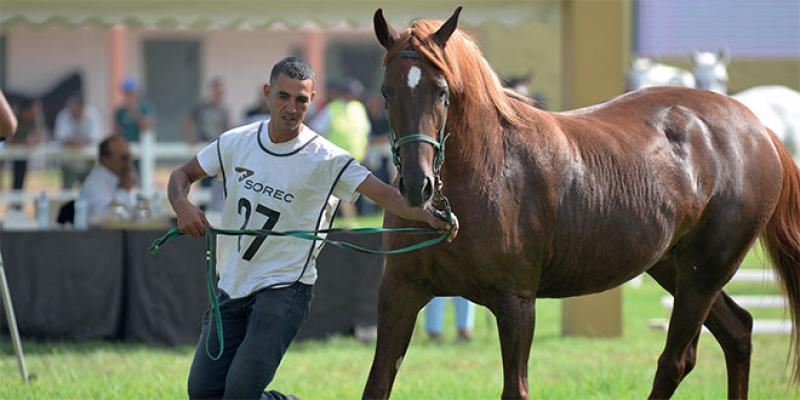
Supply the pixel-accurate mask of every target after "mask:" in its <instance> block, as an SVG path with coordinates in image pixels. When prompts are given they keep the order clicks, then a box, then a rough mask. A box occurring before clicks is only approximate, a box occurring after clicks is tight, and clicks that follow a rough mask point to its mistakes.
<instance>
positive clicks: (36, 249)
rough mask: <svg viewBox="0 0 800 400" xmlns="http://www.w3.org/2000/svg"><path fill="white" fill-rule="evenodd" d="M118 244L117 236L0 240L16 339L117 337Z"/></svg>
mask: <svg viewBox="0 0 800 400" xmlns="http://www.w3.org/2000/svg"><path fill="white" fill-rule="evenodd" d="M123 243H124V241H123V233H122V232H119V231H87V232H80V233H76V232H3V233H2V234H0V251H2V256H3V261H4V264H5V270H6V277H7V278H8V284H9V288H10V291H11V301H12V303H13V304H14V309H15V312H16V316H17V323H18V326H19V329H20V333H21V334H22V335H24V336H29V337H37V338H53V339H76V340H80V339H93V338H113V337H117V336H118V335H119V333H120V328H121V326H120V322H121V315H122V308H123V307H122V304H123V262H124V258H123V257H121V254H123ZM2 314H3V317H2V322H3V332H7V331H8V330H7V328H6V321H5V313H2Z"/></svg>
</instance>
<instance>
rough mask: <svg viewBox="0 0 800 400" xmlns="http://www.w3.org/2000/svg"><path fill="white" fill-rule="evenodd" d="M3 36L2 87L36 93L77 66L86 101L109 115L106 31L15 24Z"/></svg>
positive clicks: (104, 119)
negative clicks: (4, 52)
mask: <svg viewBox="0 0 800 400" xmlns="http://www.w3.org/2000/svg"><path fill="white" fill-rule="evenodd" d="M5 36H6V60H7V61H6V63H7V64H6V68H7V70H6V74H7V75H6V85H7V86H8V87H7V88H3V89H4V90H8V91H15V92H16V91H19V92H22V93H25V94H32V95H39V94H41V93H42V92H43V91H45V90H48V89H50V88H52V87H53V86H54V85H55V84H56V83H57V82H58V81H59V80H60V79H61V78H63V77H64V76H65V75H66V74H68V73H70V72H72V71H74V70H79V71H81V72H82V73H83V85H84V87H83V90H84V95H85V97H86V101H87V103H88V104H91V105H92V106H94V107H96V108H97V109H98V111H99V112H100V113H101V115H103V116H107V115H109V113H110V111H109V110H110V108H109V104H108V102H109V99H108V95H109V93H108V90H107V86H106V85H107V80H108V60H107V57H106V53H107V37H106V31H104V30H100V29H95V28H82V29H64V28H59V27H53V28H46V29H35V28H31V27H27V26H18V27H15V28H13V29H10V30H7V31H6V32H5ZM109 122H110V118H103V120H102V123H103V129H106V130H107V129H108V128H109Z"/></svg>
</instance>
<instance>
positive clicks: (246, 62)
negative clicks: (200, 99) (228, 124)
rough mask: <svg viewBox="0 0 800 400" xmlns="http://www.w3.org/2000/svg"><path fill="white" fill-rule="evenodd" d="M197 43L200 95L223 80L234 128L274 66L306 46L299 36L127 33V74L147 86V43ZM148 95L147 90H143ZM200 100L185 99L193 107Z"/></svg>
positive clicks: (223, 32) (273, 33)
mask: <svg viewBox="0 0 800 400" xmlns="http://www.w3.org/2000/svg"><path fill="white" fill-rule="evenodd" d="M152 39H194V40H198V41H200V48H201V54H202V60H203V61H202V62H203V65H201V66H200V70H201V74H202V82H201V85H202V86H201V93H202V95H203V96H205V95H206V94H207V92H208V90H207V89H208V85H207V83H208V80H209V79H211V78H213V77H217V76H219V77H222V78H223V79H224V81H225V85H226V89H227V92H226V96H225V103H226V104H227V105H228V107H229V108H230V110H231V114H232V115H231V118H232V120H233V123H234V124H238V123H239V122H240V120H241V117H242V114H243V113H244V111H245V110H246V109H247V108H249V107H250V106H251V105H252V104H253V103H255V101H256V91H257V90H260V88H261V87H262V86H263V84H264V83H266V82H267V81H268V80H269V71H270V69H271V68H272V65H273V64H274V63H275V62H277V61H278V60H280V59H281V58H283V57H286V56H288V55H289V52H290V51H291V50H292V49H293V48H295V47H302V46H303V34H302V33H300V32H280V31H261V30H259V31H236V30H233V31H227V30H211V31H195V30H180V31H161V30H136V31H130V32H129V33H128V74H130V75H131V76H134V77H136V78H137V79H139V80H140V82H142V83H144V82H145V79H144V78H145V77H144V76H143V75H144V62H145V61H144V54H143V48H144V45H143V43H144V40H152ZM144 90H145V92H146V90H147V88H144ZM196 100H197V99H186V101H188V102H192V103H194V102H195V101H196Z"/></svg>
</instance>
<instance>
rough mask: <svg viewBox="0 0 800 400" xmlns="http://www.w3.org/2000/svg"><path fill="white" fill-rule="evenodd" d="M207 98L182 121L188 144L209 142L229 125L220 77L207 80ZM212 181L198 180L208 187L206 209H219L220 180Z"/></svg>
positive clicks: (221, 191) (210, 178)
mask: <svg viewBox="0 0 800 400" xmlns="http://www.w3.org/2000/svg"><path fill="white" fill-rule="evenodd" d="M208 87H209V90H210V93H209V96H208V100H206V101H202V102H200V103H199V104H197V105H196V106H195V107H194V109H193V110H192V112H191V114H189V117H188V118H186V120H185V121H184V123H183V129H182V131H183V137H184V138H185V139H186V142H187V143H189V144H196V143H198V142H199V143H203V144H208V143H211V142H213V141H215V140H217V138H218V137H219V135H221V134H222V133H223V132H225V131H227V130H228V128H230V127H231V118H230V112H229V111H228V108H227V107H226V106H225V104H223V98H224V97H225V83H224V82H223V81H222V78H219V77H217V78H214V79H212V80H211V82H209V85H208ZM217 182H218V183H216V184H215V183H214V178H213V177H206V178H204V179H202V180H201V181H200V186H202V187H204V188H210V190H211V200H210V201H209V202H208V205H207V210H209V211H221V210H222V202H223V198H224V193H223V192H224V189H223V187H222V182H221V181H217Z"/></svg>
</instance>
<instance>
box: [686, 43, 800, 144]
mask: <svg viewBox="0 0 800 400" xmlns="http://www.w3.org/2000/svg"><path fill="white" fill-rule="evenodd" d="M729 62H730V57H728V55H727V52H726V51H724V50H722V51H720V52H718V53H716V54H715V53H710V52H698V51H695V52H694V53H693V54H692V65H693V66H694V76H695V79H696V82H697V87H698V88H700V89H705V90H711V91H714V92H717V93H722V94H728V68H727V65H728V63H729ZM731 97H733V98H734V99H736V100H738V101H739V102H740V103H742V104H744V105H745V106H747V108H749V109H750V111H752V112H753V114H755V115H756V116H757V117H758V119H760V120H761V122H762V123H763V124H764V125H766V126H767V127H768V128H770V129H772V131H773V132H775V134H776V135H777V136H778V138H780V140H781V142H783V144H784V145H786V147H787V148H788V149H789V151H790V152H791V153H792V154H793V155H794V157H795V159H798V158H800V92H797V91H796V90H792V89H790V88H788V87H786V86H778V85H770V86H756V87H753V88H750V89H747V90H745V91H743V92H739V93H736V94H734V95H732V96H731Z"/></svg>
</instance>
